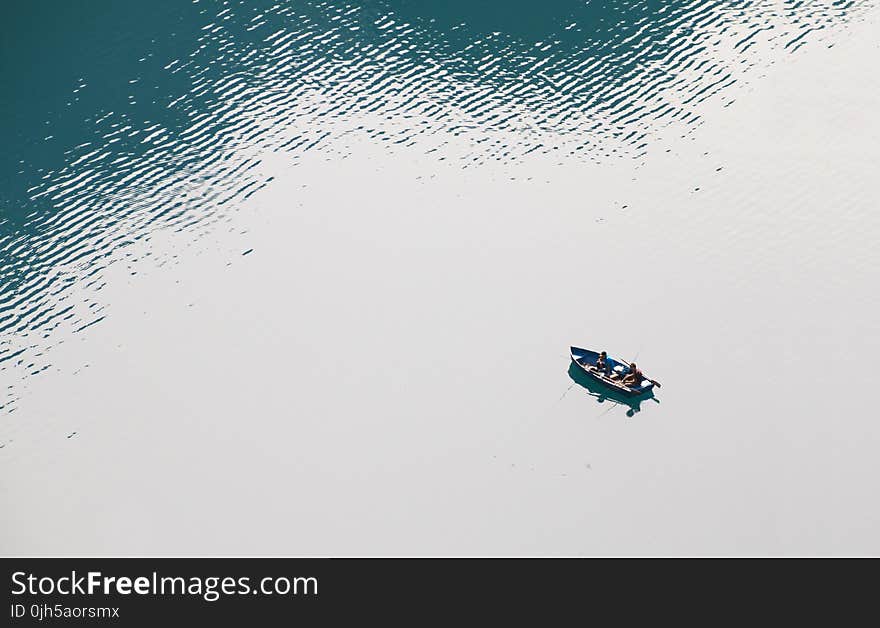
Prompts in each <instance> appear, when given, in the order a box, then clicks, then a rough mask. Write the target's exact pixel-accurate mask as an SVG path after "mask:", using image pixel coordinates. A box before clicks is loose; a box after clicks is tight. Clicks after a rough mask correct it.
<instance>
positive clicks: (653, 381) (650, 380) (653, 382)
mask: <svg viewBox="0 0 880 628" xmlns="http://www.w3.org/2000/svg"><path fill="white" fill-rule="evenodd" d="M621 362H623V360H621ZM623 363H624V364H626V365H627V366H628V367H630V368H632V365H631V364H628V363H627V362H623ZM642 377H645V376H644V375H642ZM645 379H646V380H648V381H649V382H651V383H652V384H654V385H655V386H656V387H657V388H662V386H661V385H660V382H658V381H657V380H656V379H651V378H650V377H645Z"/></svg>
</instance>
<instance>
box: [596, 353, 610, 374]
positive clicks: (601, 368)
mask: <svg viewBox="0 0 880 628" xmlns="http://www.w3.org/2000/svg"><path fill="white" fill-rule="evenodd" d="M607 358H608V354H607V353H605V352H604V351H603V352H602V353H600V354H599V357H598V358H596V366H594V367H592V369H593V370H594V371H596V372H598V373H605V374H606V375H607V374H608V362H607V361H606V360H607Z"/></svg>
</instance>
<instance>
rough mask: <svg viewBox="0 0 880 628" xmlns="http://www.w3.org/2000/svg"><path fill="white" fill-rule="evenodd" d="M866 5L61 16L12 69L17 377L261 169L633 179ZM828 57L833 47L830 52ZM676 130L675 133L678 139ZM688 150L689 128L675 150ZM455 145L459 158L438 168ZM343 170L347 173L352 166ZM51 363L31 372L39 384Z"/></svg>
mask: <svg viewBox="0 0 880 628" xmlns="http://www.w3.org/2000/svg"><path fill="white" fill-rule="evenodd" d="M864 4H865V3H859V2H819V3H803V2H785V3H766V2H672V3H669V2H649V1H619V2H604V3H599V2H551V3H549V4H545V5H542V8H541V10H540V11H535V10H533V9H532V8H531V6H532V5H531V3H525V2H514V3H511V2H476V3H472V2H451V3H450V2H444V3H431V2H390V3H389V2H367V3H352V4H349V3H333V2H318V3H312V2H285V3H260V2H257V3H224V2H220V3H215V2H196V3H180V2H157V3H136V4H134V5H130V6H129V5H125V6H122V5H120V4H119V3H113V2H99V3H82V2H72V3H68V2H63V3H62V2H58V3H55V2H49V3H40V2H37V3H29V4H27V5H21V6H19V7H16V8H13V9H12V10H11V13H10V14H8V15H7V19H6V20H5V26H4V38H3V51H2V56H0V62H2V75H3V77H4V78H3V80H4V90H3V91H4V93H5V94H6V97H5V98H4V99H3V102H2V125H3V128H2V136H3V137H4V144H5V147H6V148H5V150H4V151H3V156H2V160H3V161H2V165H3V167H2V170H0V172H2V173H3V179H2V184H0V194H2V199H3V202H2V223H0V229H2V232H0V251H2V253H0V255H2V257H0V277H2V280H3V282H2V284H3V288H2V294H0V330H2V332H3V334H4V335H5V338H4V339H3V345H4V346H3V348H2V357H0V360H2V361H3V364H4V367H8V363H9V362H10V361H11V360H17V361H27V360H28V358H25V357H23V356H24V354H23V353H22V351H23V349H24V348H25V347H26V346H29V347H31V349H33V348H35V347H36V346H37V345H38V344H39V343H41V342H42V340H43V337H44V336H45V335H46V334H51V333H52V331H53V330H54V329H55V328H56V327H58V326H61V325H66V326H72V327H73V328H79V327H81V326H82V325H85V324H87V323H89V322H91V320H94V318H97V317H90V315H89V316H85V317H80V316H73V317H71V316H70V310H69V308H68V307H66V306H65V305H63V304H64V297H65V294H66V291H67V287H68V286H70V285H71V284H73V283H76V282H80V281H85V282H89V283H93V284H95V285H100V269H101V268H103V267H104V266H106V264H108V263H111V261H112V259H114V258H115V256H116V255H117V252H118V251H120V250H121V249H123V248H124V247H125V246H126V245H127V244H128V243H131V242H133V241H138V240H141V239H143V238H149V236H150V234H151V232H153V230H155V229H160V228H161V229H175V230H176V229H189V230H192V231H193V233H194V237H195V236H196V234H197V233H198V230H199V229H204V228H208V226H209V225H210V223H212V222H214V221H216V220H218V219H220V218H221V217H222V216H223V215H224V214H225V213H228V212H230V211H234V208H235V205H236V203H237V202H239V201H241V200H243V199H246V198H247V197H248V196H249V195H251V194H253V193H255V192H256V191H257V190H259V189H261V188H262V187H264V186H265V185H267V184H269V183H270V181H269V180H268V179H267V177H266V176H265V175H263V174H262V173H261V169H260V162H261V159H262V158H263V156H264V155H265V154H266V153H269V152H285V153H288V154H289V155H290V158H291V159H293V160H295V159H297V157H298V156H300V155H302V154H303V153H305V152H308V151H324V152H326V153H327V155H328V158H336V157H343V156H344V151H345V147H344V145H343V146H340V145H338V144H337V142H338V140H340V138H344V137H346V136H352V135H357V136H364V137H368V138H370V139H372V140H374V141H375V142H377V143H380V144H382V145H385V146H386V147H387V149H388V150H389V151H403V150H416V151H418V152H420V153H429V154H434V155H436V159H438V160H446V159H454V160H456V161H457V162H458V163H460V165H461V167H462V168H466V167H475V166H479V165H480V164H483V163H485V162H486V161H487V160H498V161H501V162H504V163H511V162H516V161H517V160H520V159H522V158H523V157H524V156H526V155H529V154H530V153H533V152H538V153H552V154H553V155H554V156H555V155H557V154H558V156H559V159H560V160H598V161H602V160H606V161H607V160H609V159H634V160H639V159H640V158H641V157H643V156H644V152H645V149H646V147H647V146H648V144H649V143H651V142H662V141H663V140H664V134H665V133H666V131H667V129H668V127H667V125H668V124H669V123H670V122H672V121H679V122H682V123H684V124H685V129H686V128H687V127H691V128H692V127H694V126H697V125H699V124H700V122H701V113H700V105H701V103H703V102H704V101H706V100H707V99H710V98H713V97H716V98H721V99H728V100H729V101H732V100H733V99H735V92H734V91H728V92H727V93H726V94H725V90H729V89H730V88H732V87H733V86H735V85H736V84H737V83H738V82H739V83H741V82H746V81H748V80H750V79H751V77H752V76H753V75H754V74H755V73H757V72H759V71H760V68H761V67H763V66H766V65H768V64H772V63H774V61H775V60H776V59H777V58H778V57H779V56H780V55H786V54H789V53H792V52H795V51H797V50H798V49H799V48H800V47H802V46H804V45H807V44H808V43H809V42H813V43H814V45H823V44H821V43H819V42H820V41H821V40H822V33H823V31H824V30H825V29H828V28H835V27H840V26H843V25H845V24H846V23H847V22H848V21H850V20H852V19H856V18H858V16H859V12H860V10H861V9H862V8H863V6H864ZM826 45H827V44H826ZM672 132H673V131H670V133H672ZM679 132H681V128H680V127H678V126H676V127H675V131H674V133H679ZM453 137H456V138H459V137H464V138H465V139H466V142H467V149H466V150H465V152H463V153H460V154H449V153H446V152H444V147H445V146H447V145H448V144H449V142H450V139H451V138H453ZM340 153H342V154H340ZM37 364H38V363H36V362H35V363H34V367H35V368H37Z"/></svg>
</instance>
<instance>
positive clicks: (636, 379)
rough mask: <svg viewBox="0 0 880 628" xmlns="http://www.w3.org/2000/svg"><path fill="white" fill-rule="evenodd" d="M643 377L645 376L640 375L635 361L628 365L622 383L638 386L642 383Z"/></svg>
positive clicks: (631, 386) (633, 386)
mask: <svg viewBox="0 0 880 628" xmlns="http://www.w3.org/2000/svg"><path fill="white" fill-rule="evenodd" d="M644 378H645V376H644V375H642V372H641V371H640V370H639V367H637V366H636V363H635V362H633V363H631V364H630V365H629V371H628V372H627V374H626V375H625V376H624V378H623V385H624V386H629V387H630V388H638V387H639V386H641V385H642V380H643V379H644Z"/></svg>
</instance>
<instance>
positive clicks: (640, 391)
mask: <svg viewBox="0 0 880 628" xmlns="http://www.w3.org/2000/svg"><path fill="white" fill-rule="evenodd" d="M598 357H599V352H598V351H590V350H589V349H581V348H579V347H571V361H572V363H573V365H576V366H578V367H579V368H580V370H581V371H583V373H584V374H586V375H587V377H589V378H590V379H592V380H594V381H596V382H599V383H600V384H603V385H605V386H607V387H608V388H610V389H612V390H613V391H614V392H616V393H618V394H621V395H624V396H626V397H645V396H648V395H649V394H651V393H652V392H653V391H654V384H655V383H656V382H654V380H650V379H648V378H644V379H643V380H642V384H641V386H639V387H637V388H631V387H629V386H626V385H625V384H624V383H623V381H622V379H623V376H624V375H626V374H627V372H629V364H627V363H626V362H622V361H621V360H615V359H614V358H612V357H611V356H610V355H609V356H606V358H605V364H606V365H607V366H608V370H607V373H603V372H600V371H597V370H594V369H593V368H591V367H595V366H596V359H597V358H598ZM610 374H616V375H617V378H612V377H611V376H610Z"/></svg>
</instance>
